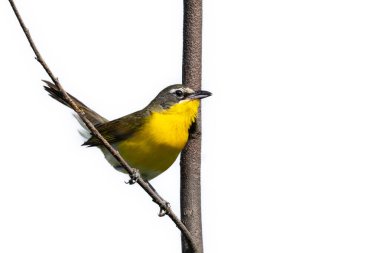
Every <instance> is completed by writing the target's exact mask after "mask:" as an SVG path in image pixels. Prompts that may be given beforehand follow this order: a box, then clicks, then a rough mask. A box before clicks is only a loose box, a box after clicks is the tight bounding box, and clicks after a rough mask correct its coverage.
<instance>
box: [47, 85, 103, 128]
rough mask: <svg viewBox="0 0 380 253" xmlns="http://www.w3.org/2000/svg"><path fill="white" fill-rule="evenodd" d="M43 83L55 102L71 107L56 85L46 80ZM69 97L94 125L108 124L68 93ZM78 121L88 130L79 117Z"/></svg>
mask: <svg viewBox="0 0 380 253" xmlns="http://www.w3.org/2000/svg"><path fill="white" fill-rule="evenodd" d="M42 81H43V82H44V83H45V84H46V86H44V88H45V90H46V91H47V92H48V93H49V95H50V96H51V97H52V98H54V99H55V100H57V101H58V102H60V103H62V104H64V105H66V106H68V107H70V106H69V104H68V103H67V102H66V101H65V99H64V97H63V94H62V92H61V91H60V90H59V89H58V87H57V86H56V85H55V84H53V83H51V82H49V81H45V80H42ZM67 95H69V97H70V98H71V99H72V100H73V101H74V102H75V104H76V105H77V106H78V107H79V109H81V110H83V111H84V112H85V114H86V117H87V118H88V120H90V121H91V123H92V124H94V125H95V126H96V125H99V124H102V123H105V122H108V120H107V119H106V118H104V117H102V116H100V115H99V114H98V113H96V112H95V111H93V110H91V109H90V108H88V107H87V106H86V105H85V104H83V103H82V102H81V101H79V100H78V99H76V98H75V97H74V96H72V95H70V94H69V93H67ZM76 119H77V120H78V121H79V123H80V124H81V125H82V127H84V128H85V129H86V130H87V128H86V127H85V125H84V123H83V122H82V120H80V118H79V117H76Z"/></svg>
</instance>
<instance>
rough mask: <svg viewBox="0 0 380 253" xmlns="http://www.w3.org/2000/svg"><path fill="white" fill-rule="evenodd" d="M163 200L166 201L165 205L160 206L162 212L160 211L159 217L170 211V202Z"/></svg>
mask: <svg viewBox="0 0 380 253" xmlns="http://www.w3.org/2000/svg"><path fill="white" fill-rule="evenodd" d="M163 202H164V205H163V206H160V212H159V213H158V216H159V217H163V216H165V215H167V214H168V213H169V212H170V203H169V202H167V201H165V200H164V201H163Z"/></svg>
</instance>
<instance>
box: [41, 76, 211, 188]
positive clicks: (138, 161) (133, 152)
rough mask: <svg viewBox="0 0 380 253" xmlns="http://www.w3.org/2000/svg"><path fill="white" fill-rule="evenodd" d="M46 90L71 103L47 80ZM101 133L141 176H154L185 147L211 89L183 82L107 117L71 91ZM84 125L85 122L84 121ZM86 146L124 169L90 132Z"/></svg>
mask: <svg viewBox="0 0 380 253" xmlns="http://www.w3.org/2000/svg"><path fill="white" fill-rule="evenodd" d="M44 82H45V83H46V85H47V86H45V87H44V88H45V90H46V91H48V92H49V94H50V96H51V97H53V98H54V99H56V100H57V101H59V102H61V103H62V104H64V105H66V106H68V104H67V103H66V102H65V101H64V99H63V95H62V93H61V92H60V91H59V90H58V89H57V87H56V86H55V85H54V84H53V83H51V82H48V81H44ZM69 96H70V97H71V99H73V100H74V102H75V103H76V104H77V105H78V107H79V108H80V109H81V110H83V111H84V112H85V114H86V116H87V118H88V119H89V120H90V121H91V123H93V124H94V125H95V127H96V128H97V129H98V131H99V132H100V133H101V134H102V136H103V137H104V138H105V139H106V140H107V141H108V142H109V143H111V144H112V146H113V147H114V148H115V149H116V150H118V151H119V153H120V155H121V156H122V157H123V158H124V160H125V161H126V162H127V163H128V164H129V165H130V166H132V167H133V168H135V169H138V170H139V173H140V175H141V177H142V178H143V179H144V180H145V181H148V180H151V179H153V178H155V177H156V176H158V175H160V174H161V173H162V172H164V171H165V170H167V169H168V168H169V167H170V166H171V165H172V164H173V163H174V161H175V160H176V158H177V156H178V154H179V153H180V152H181V150H182V149H183V148H184V146H185V144H186V142H187V140H188V137H189V129H190V126H191V125H192V123H193V122H194V121H195V119H196V117H197V114H198V108H199V104H200V99H202V98H206V97H208V96H211V93H210V92H208V91H203V90H199V91H194V90H192V89H190V88H188V87H185V86H183V85H181V84H175V85H171V86H168V87H166V88H165V89H163V90H162V91H161V92H160V93H158V95H157V96H156V97H155V98H154V99H153V100H152V101H151V102H150V103H149V104H148V105H147V106H146V107H145V108H144V109H142V110H140V111H137V112H134V113H131V114H128V115H126V116H124V117H121V118H118V119H115V120H112V121H108V120H107V119H106V118H104V117H102V116H100V115H99V114H98V113H96V112H95V111H93V110H91V109H90V108H88V107H87V106H86V105H85V104H83V103H82V102H80V101H79V100H78V99H76V98H75V97H73V96H72V95H70V94H69ZM82 126H83V124H82ZM87 135H88V136H89V138H88V140H87V141H86V142H85V143H83V145H86V146H90V147H92V146H96V147H98V148H100V150H101V151H102V152H103V153H104V156H105V158H106V159H107V161H108V162H109V163H110V164H111V165H112V166H113V167H114V168H115V169H117V170H119V171H121V172H124V173H125V171H124V169H123V168H122V167H121V166H120V165H119V163H118V162H117V161H116V160H115V159H114V158H113V156H112V155H111V154H110V153H109V152H108V151H107V150H106V149H105V148H104V146H102V144H101V142H100V141H99V139H98V138H96V137H95V136H91V134H90V133H88V134H87Z"/></svg>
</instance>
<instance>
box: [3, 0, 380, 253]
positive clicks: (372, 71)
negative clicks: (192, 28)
mask: <svg viewBox="0 0 380 253" xmlns="http://www.w3.org/2000/svg"><path fill="white" fill-rule="evenodd" d="M16 3H17V4H18V6H19V10H20V12H21V14H22V15H23V17H24V19H25V22H26V23H27V26H28V27H29V28H30V31H31V33H32V35H33V37H34V39H35V41H36V43H37V45H38V47H39V49H40V51H41V53H42V55H43V56H44V57H45V60H46V61H47V62H48V64H49V65H50V67H51V68H52V70H53V72H54V73H55V74H56V75H57V76H58V77H59V78H60V81H61V82H62V84H63V85H64V87H65V88H66V89H67V90H68V91H69V92H71V93H72V94H74V95H75V96H77V97H78V98H80V99H81V100H83V101H84V102H86V103H87V104H88V105H89V106H90V107H92V108H94V109H95V110H97V111H98V112H99V113H101V114H102V115H104V116H105V117H107V118H109V119H113V118H117V117H120V116H123V115H125V114H127V113H130V112H133V111H135V110H138V109H140V108H142V107H143V106H145V105H146V104H147V103H148V101H150V100H151V99H152V98H153V97H154V96H155V95H156V93H157V92H158V91H159V90H161V89H162V88H164V87H165V86H167V85H169V84H173V83H180V82H181V50H182V1H174V0H161V1H156V0H143V1H107V2H105V1H89V0H87V1H86V0H82V1H74V0H66V1H51V0H50V1H42V0H33V1H30V0H28V1H27V0H18V1H16ZM379 12H380V5H379V2H378V1H338V0H328V1H327V0H322V1H295V0H290V1H275V0H272V1H270V0H269V1H243V0H240V1H223V0H222V1H217V0H205V2H204V44H203V52H204V54H203V56H204V58H203V88H204V89H206V90H210V91H212V92H213V93H214V96H213V97H211V98H208V99H206V100H204V102H203V116H204V118H203V129H204V130H203V168H202V194H203V229H204V241H205V244H204V247H205V252H259V253H264V252H276V253H277V252H292V253H296V252H300V253H301V252H302V253H303V252H334V253H335V252H366V253H369V252H379V251H380V240H379V237H380V215H379V214H380V200H379V199H380V184H379V181H380V172H379V169H380V159H379V152H380V119H379V114H380V99H379V97H380V86H379V83H380V74H379V73H380V72H379V71H380V32H379V31H380V29H379V28H380V15H379ZM0 33H1V39H0V85H1V92H0V115H1V124H0V127H1V128H0V130H1V146H0V149H1V159H0V205H1V206H0V252H4V253H11V252H39V253H41V252H57V253H60V252H113V253H114V252H115V253H116V252H179V251H180V233H179V231H178V230H177V229H176V228H175V226H174V225H173V224H172V222H171V221H170V220H169V218H168V217H165V218H158V217H157V213H158V208H157V206H155V204H153V203H152V201H151V200H150V199H149V198H148V196H147V195H146V194H145V193H144V192H143V191H142V190H141V189H140V188H139V187H138V186H128V185H125V184H124V183H123V181H124V180H125V179H126V177H125V176H123V175H122V174H120V173H118V172H116V171H114V170H113V169H112V168H111V167H110V166H109V165H108V164H107V163H106V161H105V160H104V159H103V156H102V154H101V153H100V152H99V151H98V150H96V149H95V148H84V147H81V146H80V145H81V143H82V141H83V140H82V139H81V137H80V136H79V135H78V134H77V129H79V126H78V124H77V123H76V122H75V120H74V118H73V117H72V116H71V112H70V111H69V110H68V109H67V108H65V107H64V106H62V105H60V104H58V103H56V102H55V101H53V100H52V99H51V98H49V96H47V94H46V92H45V91H44V90H43V89H42V82H41V81H40V80H41V79H47V78H48V77H47V75H46V74H45V72H44V71H43V69H42V68H41V67H40V65H39V64H38V63H37V62H36V61H35V60H34V59H33V57H34V55H33V53H32V51H31V49H30V48H29V45H28V43H27V41H26V38H25V37H24V35H23V33H22V31H21V29H20V27H19V25H18V23H17V21H16V18H15V16H14V15H13V13H12V10H11V8H10V6H9V4H8V2H7V1H1V3H0ZM152 184H153V185H154V186H155V187H156V188H157V190H158V191H159V192H160V193H161V194H162V195H163V196H164V197H165V198H166V199H167V200H169V201H170V202H171V204H172V206H173V208H174V210H175V211H176V212H177V213H179V166H178V162H176V164H175V165H174V166H172V168H171V169H170V170H168V171H167V172H166V173H164V174H163V175H162V176H160V177H159V178H157V179H155V180H153V181H152Z"/></svg>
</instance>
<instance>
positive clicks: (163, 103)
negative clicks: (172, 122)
mask: <svg viewBox="0 0 380 253" xmlns="http://www.w3.org/2000/svg"><path fill="white" fill-rule="evenodd" d="M211 95H212V93H211V92H209V91H205V90H198V91H195V90H193V89H191V88H189V87H186V86H183V85H182V84H174V85H170V86H168V87H166V88H165V89H163V90H162V91H161V92H160V93H158V95H157V96H156V98H155V99H153V100H152V102H151V103H150V105H151V106H153V107H157V106H160V107H161V108H162V109H164V110H167V109H169V108H170V107H172V106H173V105H176V104H179V103H183V102H189V101H192V100H199V99H202V98H206V97H209V96H211Z"/></svg>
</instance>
